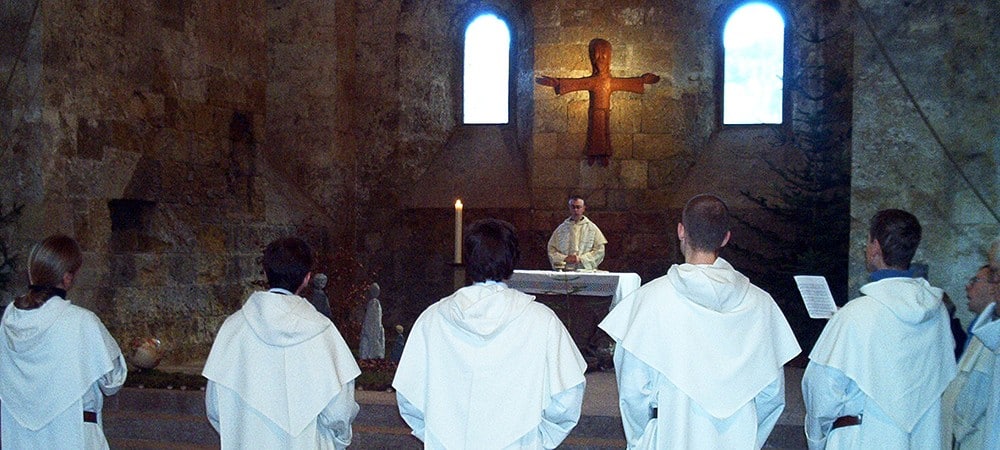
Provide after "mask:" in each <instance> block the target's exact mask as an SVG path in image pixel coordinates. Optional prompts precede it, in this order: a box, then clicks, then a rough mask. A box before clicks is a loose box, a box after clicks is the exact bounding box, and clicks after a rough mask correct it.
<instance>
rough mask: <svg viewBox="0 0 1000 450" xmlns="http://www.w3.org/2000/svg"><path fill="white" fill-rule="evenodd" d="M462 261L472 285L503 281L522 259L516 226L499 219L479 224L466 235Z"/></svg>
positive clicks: (473, 224)
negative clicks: (472, 282)
mask: <svg viewBox="0 0 1000 450" xmlns="http://www.w3.org/2000/svg"><path fill="white" fill-rule="evenodd" d="M462 253H463V254H462V258H463V259H464V261H465V268H466V272H467V273H468V274H469V278H472V281H475V282H483V281H487V280H493V281H503V280H506V279H507V278H510V276H511V275H513V274H514V266H515V265H517V261H518V259H519V258H520V257H521V251H520V250H518V248H517V236H516V235H515V234H514V226H513V225H511V224H509V223H507V222H504V221H502V220H497V219H484V220H477V221H476V222H473V223H472V225H469V229H468V230H466V232H465V241H464V246H463V252H462Z"/></svg>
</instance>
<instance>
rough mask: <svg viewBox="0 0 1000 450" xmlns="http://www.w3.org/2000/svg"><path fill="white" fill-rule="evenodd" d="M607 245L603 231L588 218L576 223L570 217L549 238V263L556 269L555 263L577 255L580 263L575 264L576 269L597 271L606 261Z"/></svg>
mask: <svg viewBox="0 0 1000 450" xmlns="http://www.w3.org/2000/svg"><path fill="white" fill-rule="evenodd" d="M607 243H608V240H607V239H605V238H604V233H601V229H600V228H597V224H595V223H594V222H591V221H590V219H588V218H587V217H586V216H584V217H582V218H581V219H580V221H579V222H574V221H573V218H572V217H569V218H567V219H566V220H564V221H563V222H562V223H561V224H559V226H558V227H556V229H555V231H553V232H552V237H550V238H549V245H548V253H549V263H551V264H552V266H553V267H555V263H557V262H562V261H563V260H565V259H566V257H567V256H569V255H577V257H579V258H580V262H578V263H576V264H575V268H577V269H585V270H594V269H597V266H599V265H600V264H601V262H602V261H604V245H605V244H607ZM567 266H573V264H567Z"/></svg>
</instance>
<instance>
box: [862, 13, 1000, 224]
mask: <svg viewBox="0 0 1000 450" xmlns="http://www.w3.org/2000/svg"><path fill="white" fill-rule="evenodd" d="M851 3H852V4H853V5H854V8H855V9H856V10H857V11H858V14H860V15H861V20H863V21H864V22H865V28H867V29H868V32H869V33H870V34H871V36H872V39H873V40H874V41H875V46H876V47H877V48H878V52H879V53H880V54H881V55H882V58H884V59H885V62H886V64H887V65H888V66H889V71H890V72H892V76H893V77H895V78H896V81H897V82H898V83H899V85H900V87H902V88H903V93H904V94H905V95H906V98H907V100H909V101H910V103H911V104H912V105H913V108H914V109H916V110H917V114H918V115H919V116H920V120H921V121H923V122H924V126H926V127H927V130H928V131H930V133H931V136H932V137H933V138H934V142H937V144H938V147H940V148H941V152H942V153H944V156H945V158H947V159H948V162H950V163H951V165H952V166H954V167H955V171H956V172H958V175H959V176H960V177H962V181H964V182H965V184H966V185H967V186H969V189H971V190H972V193H973V194H975V196H976V198H977V199H979V202H980V203H981V204H982V205H983V207H984V208H986V210H987V211H989V213H990V215H991V216H993V220H995V221H997V223H1000V215H998V214H997V212H996V210H994V209H993V206H991V205H990V203H989V202H988V201H987V200H986V197H985V196H984V195H983V193H982V192H980V191H979V189H977V188H976V186H975V184H973V183H972V180H970V179H969V176H968V175H966V174H965V171H963V170H962V167H961V166H959V164H958V161H957V160H956V159H955V155H953V154H952V152H951V151H950V150H948V146H946V145H945V143H944V141H943V140H942V139H941V136H940V135H939V134H938V132H937V129H935V128H934V125H933V124H931V121H930V119H928V118H927V114H925V113H924V110H923V108H921V107H920V104H919V103H917V99H916V97H914V96H913V93H912V92H910V88H909V86H907V84H906V82H904V81H903V77H902V75H900V73H899V69H897V68H896V64H895V63H894V62H893V61H892V58H890V57H889V52H888V51H887V50H886V49H885V46H884V45H882V40H881V39H879V36H878V34H876V33H875V27H874V25H872V21H871V19H870V18H869V17H868V14H867V12H866V11H865V9H864V8H863V7H861V5H860V4H859V3H858V0H851Z"/></svg>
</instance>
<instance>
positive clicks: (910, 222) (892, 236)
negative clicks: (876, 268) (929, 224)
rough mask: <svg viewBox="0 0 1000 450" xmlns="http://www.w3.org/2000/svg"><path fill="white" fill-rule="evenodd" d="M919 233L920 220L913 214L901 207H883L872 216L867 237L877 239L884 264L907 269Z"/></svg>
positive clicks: (916, 244) (918, 241)
mask: <svg viewBox="0 0 1000 450" xmlns="http://www.w3.org/2000/svg"><path fill="white" fill-rule="evenodd" d="M921 233H922V231H921V227H920V221H918V220H917V217H916V216H914V215H913V214H910V213H908V212H906V211H903V210H901V209H883V210H881V211H879V212H877V213H875V215H874V216H872V222H871V226H870V227H869V229H868V239H869V240H873V241H878V245H879V247H880V248H881V249H882V261H884V262H885V264H886V265H888V266H889V267H895V268H899V269H909V268H910V262H911V261H912V260H913V255H914V254H916V253H917V246H918V245H920V237H921Z"/></svg>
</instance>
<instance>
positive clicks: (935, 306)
mask: <svg viewBox="0 0 1000 450" xmlns="http://www.w3.org/2000/svg"><path fill="white" fill-rule="evenodd" d="M886 281H891V282H889V283H883V282H875V283H868V284H866V285H864V286H862V287H861V293H862V294H865V295H867V296H869V297H871V298H874V299H875V300H876V301H877V302H879V303H881V304H883V305H885V307H886V308H888V309H889V311H892V314H893V315H895V316H896V317H898V318H899V320H901V321H903V323H907V324H911V325H915V324H919V323H922V322H927V321H929V320H934V319H937V318H938V315H939V314H940V312H941V307H942V303H941V296H942V295H943V293H944V291H943V290H941V289H939V288H936V287H934V286H931V285H930V284H929V283H927V280H924V279H923V278H899V277H897V278H887V279H886ZM900 299H906V300H905V301H900Z"/></svg>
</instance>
